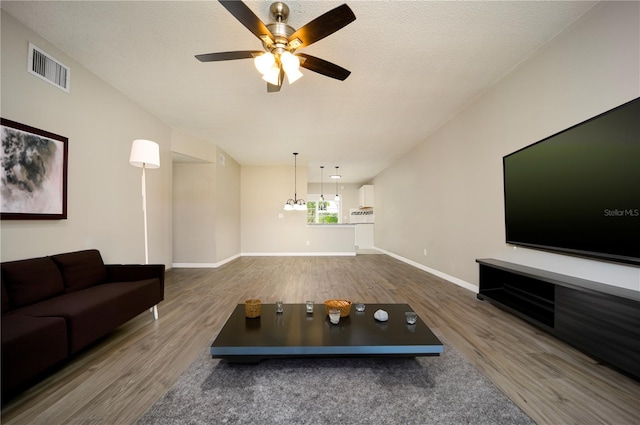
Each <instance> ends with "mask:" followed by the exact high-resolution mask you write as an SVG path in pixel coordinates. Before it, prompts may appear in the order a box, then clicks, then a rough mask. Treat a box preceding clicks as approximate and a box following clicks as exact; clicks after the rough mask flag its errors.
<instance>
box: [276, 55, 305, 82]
mask: <svg viewBox="0 0 640 425" xmlns="http://www.w3.org/2000/svg"><path fill="white" fill-rule="evenodd" d="M280 63H281V64H282V68H284V72H285V74H287V80H289V84H293V83H294V82H296V81H298V80H299V79H300V78H301V77H302V72H300V69H299V68H300V60H299V59H298V58H297V57H296V56H294V55H293V54H291V52H288V51H284V52H282V54H281V55H280Z"/></svg>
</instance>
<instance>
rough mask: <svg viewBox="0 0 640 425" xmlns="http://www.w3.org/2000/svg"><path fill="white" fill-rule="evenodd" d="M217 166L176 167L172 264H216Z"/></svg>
mask: <svg viewBox="0 0 640 425" xmlns="http://www.w3.org/2000/svg"><path fill="white" fill-rule="evenodd" d="M215 237H216V164H212V163H203V164H197V163H179V164H173V262H174V264H176V263H192V264H193V263H196V264H213V263H215V262H216V241H215Z"/></svg>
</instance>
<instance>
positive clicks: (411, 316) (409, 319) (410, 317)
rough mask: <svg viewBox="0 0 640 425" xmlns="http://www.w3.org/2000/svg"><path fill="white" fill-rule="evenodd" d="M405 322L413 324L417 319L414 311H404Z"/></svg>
mask: <svg viewBox="0 0 640 425" xmlns="http://www.w3.org/2000/svg"><path fill="white" fill-rule="evenodd" d="M404 316H405V318H406V319H407V323H408V324H410V325H413V324H414V323H416V320H418V315H417V314H416V313H415V312H414V311H407V312H405V313H404Z"/></svg>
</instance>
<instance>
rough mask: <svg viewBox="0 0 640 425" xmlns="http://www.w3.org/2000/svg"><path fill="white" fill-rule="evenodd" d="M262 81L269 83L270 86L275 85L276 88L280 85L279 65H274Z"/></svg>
mask: <svg viewBox="0 0 640 425" xmlns="http://www.w3.org/2000/svg"><path fill="white" fill-rule="evenodd" d="M262 79H263V80H265V81H266V82H268V83H269V84H273V85H274V86H277V85H278V81H279V79H280V68H278V66H277V65H273V66H272V67H271V69H269V71H267V72H266V73H265V74H264V75H263V76H262Z"/></svg>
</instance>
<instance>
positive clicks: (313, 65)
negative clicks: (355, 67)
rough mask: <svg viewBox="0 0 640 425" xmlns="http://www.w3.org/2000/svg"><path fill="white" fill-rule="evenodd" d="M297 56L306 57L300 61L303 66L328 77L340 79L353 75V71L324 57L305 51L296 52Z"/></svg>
mask: <svg viewBox="0 0 640 425" xmlns="http://www.w3.org/2000/svg"><path fill="white" fill-rule="evenodd" d="M296 56H299V57H301V58H304V60H301V61H300V66H301V67H303V68H307V69H308V70H310V71H313V72H317V73H318V74H322V75H326V76H327V77H331V78H335V79H336V80H340V81H344V80H346V79H347V77H348V76H349V75H351V71H349V70H347V69H344V68H343V67H341V66H338V65H336V64H335V63H331V62H329V61H326V60H324V59H320V58H317V57H315V56H311V55H305V54H304V53H296Z"/></svg>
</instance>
